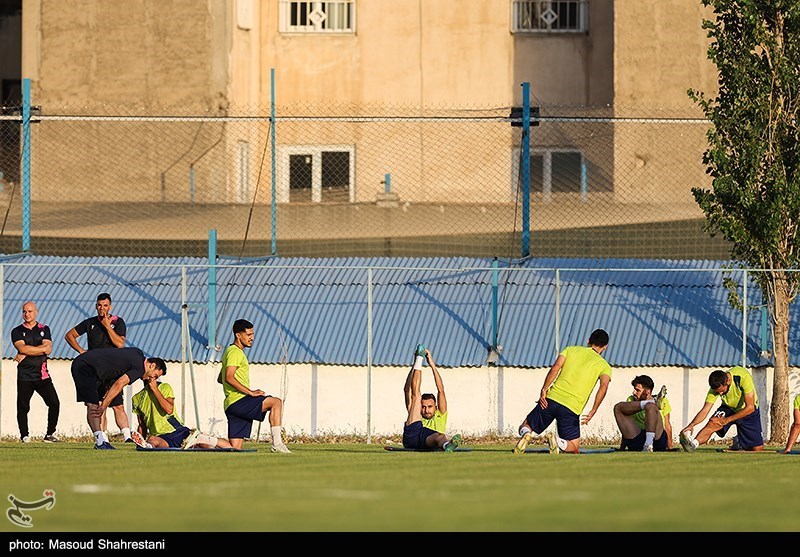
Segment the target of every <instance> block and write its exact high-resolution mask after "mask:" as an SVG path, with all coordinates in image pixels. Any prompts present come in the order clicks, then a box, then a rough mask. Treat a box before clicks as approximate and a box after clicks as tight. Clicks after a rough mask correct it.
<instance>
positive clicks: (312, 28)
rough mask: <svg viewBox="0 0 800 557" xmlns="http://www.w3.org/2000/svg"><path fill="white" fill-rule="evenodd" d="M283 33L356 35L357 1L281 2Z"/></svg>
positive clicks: (288, 0)
mask: <svg viewBox="0 0 800 557" xmlns="http://www.w3.org/2000/svg"><path fill="white" fill-rule="evenodd" d="M280 31H281V33H355V31H356V2H355V0H332V1H329V2H296V1H292V0H280Z"/></svg>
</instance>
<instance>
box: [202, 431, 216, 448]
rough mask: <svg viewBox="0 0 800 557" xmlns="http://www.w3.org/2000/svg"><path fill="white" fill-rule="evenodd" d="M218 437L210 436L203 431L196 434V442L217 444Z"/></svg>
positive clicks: (214, 445) (213, 445)
mask: <svg viewBox="0 0 800 557" xmlns="http://www.w3.org/2000/svg"><path fill="white" fill-rule="evenodd" d="M217 441H218V439H217V438H216V437H212V436H211V435H206V434H205V433H201V434H200V435H198V436H197V442H198V443H200V444H202V445H211V446H212V447H216V446H217Z"/></svg>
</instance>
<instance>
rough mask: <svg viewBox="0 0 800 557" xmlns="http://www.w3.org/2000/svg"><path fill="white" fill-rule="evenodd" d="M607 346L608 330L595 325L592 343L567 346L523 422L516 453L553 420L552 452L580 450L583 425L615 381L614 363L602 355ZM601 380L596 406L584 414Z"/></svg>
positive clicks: (519, 452)
mask: <svg viewBox="0 0 800 557" xmlns="http://www.w3.org/2000/svg"><path fill="white" fill-rule="evenodd" d="M606 348H608V333H607V332H605V331H604V330H603V329H595V330H594V331H592V334H591V335H589V342H588V346H567V347H566V348H564V349H563V350H562V351H561V352H560V353H559V355H558V357H557V358H556V361H555V362H554V363H553V365H552V367H551V368H550V371H548V372H547V376H546V377H545V378H544V384H543V385H542V390H541V391H540V392H539V400H538V401H537V403H536V406H534V407H533V410H531V411H530V413H529V414H528V415H527V416H526V418H525V420H524V421H523V422H522V424H520V426H519V434H520V439H519V441H518V442H517V445H516V446H515V447H514V452H515V453H517V454H521V453H524V452H525V449H526V448H527V447H528V444H529V443H530V442H531V438H532V436H533V434H534V433H535V434H536V435H541V433H542V432H543V431H544V430H545V429H547V428H548V426H550V424H552V423H553V421H555V422H556V430H557V432H553V431H551V432H549V433H548V434H547V444H548V445H549V447H550V452H551V453H558V452H566V453H577V452H580V444H581V438H580V437H581V427H580V426H581V425H586V424H588V423H589V420H591V419H592V417H594V415H595V413H596V412H597V409H598V408H599V407H600V403H602V402H603V399H604V398H605V396H606V392H607V391H608V384H609V383H610V382H611V366H610V365H609V364H608V362H607V361H606V360H605V359H604V358H603V356H602V354H603V352H605V350H606ZM598 382H599V387H598V389H597V393H596V394H595V397H594V403H593V404H592V408H591V409H590V410H589V412H587V413H586V414H584V415H581V412H583V409H584V407H585V406H586V403H587V402H588V401H589V396H590V395H591V394H592V391H593V390H594V387H595V384H596V383H598Z"/></svg>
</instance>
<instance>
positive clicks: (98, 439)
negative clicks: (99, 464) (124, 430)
mask: <svg viewBox="0 0 800 557" xmlns="http://www.w3.org/2000/svg"><path fill="white" fill-rule="evenodd" d="M92 435H94V444H95V445H97V446H98V447H99V446H100V445H102V444H103V443H104V442H105V439H104V438H103V432H102V431H95V432H94V433H93V434H92Z"/></svg>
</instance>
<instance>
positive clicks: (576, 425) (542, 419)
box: [525, 398, 581, 441]
mask: <svg viewBox="0 0 800 557" xmlns="http://www.w3.org/2000/svg"><path fill="white" fill-rule="evenodd" d="M553 420H555V421H556V429H557V430H558V436H559V437H561V438H562V439H564V440H565V441H572V440H573V439H578V438H579V437H580V436H581V420H580V416H578V415H577V414H576V413H575V412H573V411H572V410H570V409H569V408H567V407H566V406H564V405H563V404H559V403H558V402H556V401H554V400H551V399H549V398H548V399H547V408H542V407H541V406H539V403H538V402H537V403H536V406H534V407H533V410H531V411H530V413H529V414H528V416H527V418H525V421H527V422H528V425H529V426H531V429H532V430H533V431H534V433H536V434H537V435H539V434H541V433H542V432H543V431H544V430H545V429H547V426H549V425H550V424H552V423H553Z"/></svg>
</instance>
